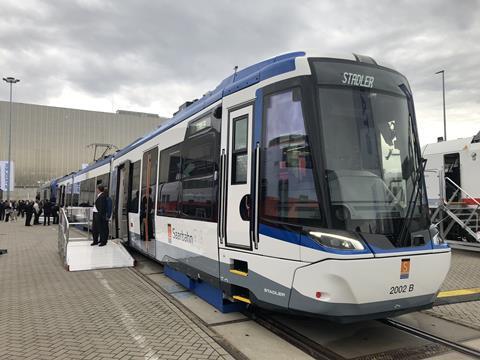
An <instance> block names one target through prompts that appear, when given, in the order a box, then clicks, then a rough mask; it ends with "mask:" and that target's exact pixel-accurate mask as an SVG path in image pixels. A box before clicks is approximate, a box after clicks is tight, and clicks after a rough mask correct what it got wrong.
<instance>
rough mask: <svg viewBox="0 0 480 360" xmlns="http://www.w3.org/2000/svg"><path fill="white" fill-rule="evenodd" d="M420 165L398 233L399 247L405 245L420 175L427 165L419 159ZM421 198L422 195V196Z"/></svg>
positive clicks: (418, 190)
mask: <svg viewBox="0 0 480 360" xmlns="http://www.w3.org/2000/svg"><path fill="white" fill-rule="evenodd" d="M421 161H422V162H421V165H420V167H419V168H418V169H417V172H416V173H415V180H414V182H413V190H412V195H411V196H410V200H409V202H408V207H407V212H406V214H405V220H404V222H403V224H402V229H401V231H400V239H399V240H400V245H402V247H403V245H404V243H405V240H406V239H405V235H406V234H407V233H408V229H409V227H410V223H411V222H412V219H413V215H414V214H415V207H416V206H417V200H418V195H419V194H420V190H421V189H422V182H421V181H420V180H422V175H423V172H424V170H425V165H426V163H427V160H426V159H423V158H422V159H421ZM422 196H423V194H422Z"/></svg>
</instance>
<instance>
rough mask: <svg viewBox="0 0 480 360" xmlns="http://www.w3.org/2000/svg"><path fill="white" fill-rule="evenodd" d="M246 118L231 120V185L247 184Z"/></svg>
mask: <svg viewBox="0 0 480 360" xmlns="http://www.w3.org/2000/svg"><path fill="white" fill-rule="evenodd" d="M247 145H248V117H247V116H242V117H239V118H236V119H233V151H232V184H246V183H247V162H248V150H247Z"/></svg>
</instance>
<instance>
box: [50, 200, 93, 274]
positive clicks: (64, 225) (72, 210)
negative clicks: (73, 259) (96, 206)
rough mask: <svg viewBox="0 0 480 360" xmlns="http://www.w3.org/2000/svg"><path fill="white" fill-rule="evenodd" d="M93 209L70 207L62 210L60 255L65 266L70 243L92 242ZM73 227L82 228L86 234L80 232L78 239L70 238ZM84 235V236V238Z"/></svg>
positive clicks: (60, 216) (59, 225)
mask: <svg viewBox="0 0 480 360" xmlns="http://www.w3.org/2000/svg"><path fill="white" fill-rule="evenodd" d="M90 212H91V208H88V207H68V208H66V209H64V208H61V209H60V214H59V221H58V253H59V254H60V258H61V259H62V261H63V264H64V265H67V264H66V260H67V251H68V243H69V242H70V241H90V240H91V238H90V227H91V219H90V218H91V214H90ZM72 226H82V227H85V228H86V230H87V231H86V232H80V231H78V232H77V233H78V236H77V237H71V236H70V229H71V227H72ZM82 234H84V235H83V236H82Z"/></svg>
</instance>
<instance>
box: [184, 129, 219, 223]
mask: <svg viewBox="0 0 480 360" xmlns="http://www.w3.org/2000/svg"><path fill="white" fill-rule="evenodd" d="M216 143H217V141H216V138H215V134H214V133H212V132H210V133H207V134H204V135H201V136H199V137H196V138H193V139H190V140H187V141H186V142H185V144H184V155H183V169H182V170H183V171H182V206H181V209H182V211H181V214H182V216H183V217H187V218H192V219H200V220H205V221H216V215H217V210H216V191H215V178H214V177H215V171H216V170H217V162H218V159H217V154H218V152H215V149H216Z"/></svg>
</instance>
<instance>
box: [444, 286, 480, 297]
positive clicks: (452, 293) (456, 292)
mask: <svg viewBox="0 0 480 360" xmlns="http://www.w3.org/2000/svg"><path fill="white" fill-rule="evenodd" d="M472 294H480V288H473V289H458V290H448V291H441V292H439V293H438V296H437V297H439V298H445V297H451V296H462V295H472Z"/></svg>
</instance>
